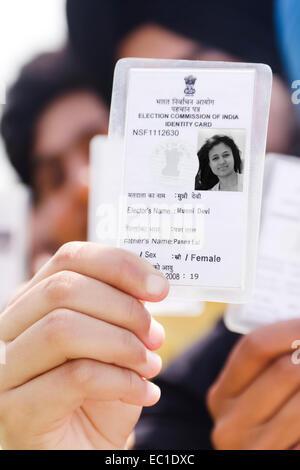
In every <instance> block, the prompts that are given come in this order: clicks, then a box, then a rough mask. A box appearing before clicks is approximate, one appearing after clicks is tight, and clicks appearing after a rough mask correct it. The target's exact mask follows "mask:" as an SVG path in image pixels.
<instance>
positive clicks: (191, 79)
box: [184, 75, 197, 96]
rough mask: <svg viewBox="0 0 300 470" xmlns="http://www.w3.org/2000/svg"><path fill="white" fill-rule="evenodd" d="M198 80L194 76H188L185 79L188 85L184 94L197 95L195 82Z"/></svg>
mask: <svg viewBox="0 0 300 470" xmlns="http://www.w3.org/2000/svg"><path fill="white" fill-rule="evenodd" d="M196 80H197V78H196V77H193V75H188V76H187V77H184V81H185V84H186V87H185V89H184V94H185V95H188V96H193V95H194V94H195V91H196V90H195V88H194V85H195V81H196Z"/></svg>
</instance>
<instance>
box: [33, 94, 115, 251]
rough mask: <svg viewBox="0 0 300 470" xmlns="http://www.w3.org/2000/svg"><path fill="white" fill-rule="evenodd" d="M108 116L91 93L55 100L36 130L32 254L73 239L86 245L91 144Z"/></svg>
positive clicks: (56, 246)
mask: <svg viewBox="0 0 300 470" xmlns="http://www.w3.org/2000/svg"><path fill="white" fill-rule="evenodd" d="M107 126H108V111H107V109H106V107H105V105H104V104H103V103H102V102H101V101H100V99H99V98H98V97H97V96H96V95H94V94H93V93H92V92H89V91H76V92H72V93H69V94H67V95H63V96H62V97H59V98H57V99H56V100H55V101H53V102H52V103H51V104H50V105H49V106H48V107H47V108H46V109H45V111H44V112H43V113H42V114H41V116H40V118H39V119H38V122H37V126H36V129H35V142H34V148H33V164H34V181H33V183H34V195H35V200H36V204H35V211H34V253H39V252H49V253H52V252H53V251H55V250H56V249H57V248H58V247H59V246H60V245H62V244H63V243H65V242H67V241H72V240H86V236H87V204H88V181H89V175H88V168H89V143H90V140H91V138H92V137H93V136H95V135H96V134H106V133H107Z"/></svg>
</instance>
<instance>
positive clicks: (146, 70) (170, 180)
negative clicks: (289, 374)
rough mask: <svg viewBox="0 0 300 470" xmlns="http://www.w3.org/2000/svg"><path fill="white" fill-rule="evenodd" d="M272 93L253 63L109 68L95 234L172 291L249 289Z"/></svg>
mask: <svg viewBox="0 0 300 470" xmlns="http://www.w3.org/2000/svg"><path fill="white" fill-rule="evenodd" d="M270 91H271V71H270V69H269V67H268V66H265V65H262V64H241V63H223V62H201V61H174V60H154V59H122V60H121V61H119V62H118V64H117V66H116V70H115V75H114V85H113V94H112V104H111V115H110V126H109V143H108V144H107V145H108V147H107V148H106V151H105V154H106V155H102V156H101V155H99V158H100V160H101V159H103V165H102V167H101V169H99V173H98V174H97V175H96V176H95V175H93V178H96V179H97V184H98V187H101V189H99V191H100V192H102V196H103V197H102V209H101V207H100V206H99V207H98V208H97V210H98V216H99V223H98V224H97V225H98V229H99V230H98V232H97V233H98V239H99V241H101V242H104V243H106V242H108V243H110V244H113V245H115V246H119V247H122V248H124V249H126V250H130V251H132V252H134V253H136V254H137V255H138V256H140V257H141V258H143V259H145V260H147V261H149V262H150V263H151V264H152V265H153V266H154V267H155V268H156V269H157V270H159V271H160V272H161V273H163V274H164V275H165V276H166V278H167V279H168V280H169V282H170V284H171V291H170V296H171V297H175V298H190V299H196V300H207V301H220V302H245V301H247V300H248V299H249V297H250V295H251V291H252V287H253V280H254V269H255V260H256V245H257V234H258V227H259V214H260V201H261V187H262V177H263V164H264V152H265V140H266V131H267V122H268V110H269V102H270ZM109 146H111V150H109ZM101 161H102V160H101ZM108 167H109V168H108ZM99 202H101V201H99ZM100 205H101V204H100ZM109 207H110V208H111V214H110V216H109V215H108V216H107V217H108V218H106V221H105V208H106V209H109ZM113 211H114V212H115V214H114V216H112V212H113ZM108 212H109V211H108ZM109 217H110V219H109ZM100 218H101V219H102V222H104V224H102V228H101V223H100ZM108 220H110V222H109V223H108ZM107 230H108V231H107ZM108 232H109V233H108Z"/></svg>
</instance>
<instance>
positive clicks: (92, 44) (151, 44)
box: [67, 0, 300, 449]
mask: <svg viewBox="0 0 300 470" xmlns="http://www.w3.org/2000/svg"><path fill="white" fill-rule="evenodd" d="M67 14H68V22H69V29H70V38H71V42H72V45H73V48H74V50H75V51H76V52H77V54H78V56H79V57H80V58H81V60H82V63H83V64H84V65H85V66H86V68H87V69H88V70H89V71H90V73H91V76H92V77H94V79H95V80H96V81H97V77H99V74H101V73H107V76H108V78H110V77H111V74H112V69H113V64H114V62H115V61H116V60H117V59H119V58H122V57H152V58H170V59H192V60H218V61H246V62H263V63H266V64H269V65H270V66H271V68H272V70H273V73H274V75H273V91H272V101H271V110H270V120H269V130H268V138H267V151H268V152H278V153H285V154H295V153H296V152H297V148H298V145H297V142H298V141H299V127H298V123H297V119H296V113H295V109H294V107H293V105H292V103H291V99H290V91H289V88H288V87H287V85H286V82H285V79H284V74H283V69H282V64H281V59H280V56H279V52H278V48H277V42H276V35H275V25H274V2H273V0H267V1H264V2H260V1H251V2H250V1H247V2H240V1H239V0H229V1H226V2H221V1H219V0H214V1H211V2H206V1H202V2H201V1H196V0H195V1H191V2H189V3H188V4H185V3H183V2H181V1H179V0H175V1H172V2H170V1H165V2H157V1H154V2H148V3H146V4H143V8H141V5H140V3H139V2H137V1H135V0H132V1H130V2H118V1H114V2H106V1H102V2H99V1H93V0H89V1H87V2H85V3H84V5H83V3H82V2H80V1H79V0H72V1H70V0H69V1H68V2H67ZM104 39H105V41H106V42H105V44H106V47H105V48H103V47H102V44H103V42H104ZM111 57H113V58H114V60H113V61H112V60H111ZM107 83H111V79H109V80H107ZM297 331H299V333H300V322H299V321H298V320H292V321H288V322H282V323H277V324H274V325H271V326H267V327H264V328H261V329H259V330H258V331H256V332H254V333H251V334H249V335H247V336H245V337H244V338H242V339H240V337H239V335H237V334H234V333H231V332H229V331H228V330H227V329H226V328H225V326H224V324H223V323H222V322H221V323H219V324H218V325H217V326H216V328H215V330H214V331H213V332H212V333H211V334H210V335H209V336H208V337H207V338H205V340H203V341H200V342H198V343H196V344H195V345H194V346H193V347H192V348H191V349H190V350H188V351H187V352H186V353H185V354H184V355H182V356H181V357H180V358H179V359H177V360H176V361H175V362H174V363H173V364H172V365H171V366H170V367H169V368H167V369H166V370H165V372H163V373H162V375H161V376H160V378H159V379H158V380H156V383H157V384H159V385H160V387H161V389H162V398H161V400H160V402H159V403H158V404H157V405H156V406H154V407H152V408H148V409H145V410H144V412H143V415H142V419H141V420H140V422H139V424H138V426H137V443H136V448H141V449H145V448H146V449H155V448H156V449H209V448H212V447H216V448H228V449H230V448H236V449H241V448H244V449H247V448H249V449H250V448H251V449H252V448H258V449H264V448H270V449H272V448H274V449H285V448H297V447H298V446H299V442H300V427H299V426H298V424H297V421H298V418H299V416H298V404H297V403H298V399H299V397H298V394H299V392H298V379H297V376H299V374H297V371H295V368H294V366H293V365H292V364H291V361H290V345H291V343H292V341H293V339H295V337H297ZM178 334H180V333H178ZM238 340H239V341H238ZM236 342H237V343H238V344H237V345H236V346H235V347H234V345H235V343H236ZM229 354H230V357H229V359H228V361H227V362H226V358H227V356H228V355H229ZM225 362H226V365H225V366H224V364H225ZM212 384H213V385H212ZM208 391H209V393H208ZM268 391H271V392H270V393H268ZM275 392H276V393H275ZM207 396H208V399H207Z"/></svg>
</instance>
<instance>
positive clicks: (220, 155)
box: [208, 142, 234, 178]
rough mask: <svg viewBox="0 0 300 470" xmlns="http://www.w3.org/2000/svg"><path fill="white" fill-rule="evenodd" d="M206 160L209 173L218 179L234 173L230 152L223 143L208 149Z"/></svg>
mask: <svg viewBox="0 0 300 470" xmlns="http://www.w3.org/2000/svg"><path fill="white" fill-rule="evenodd" d="M208 158H209V166H210V169H211V171H212V172H213V174H214V175H216V176H218V177H219V178H220V177H223V178H224V177H226V176H230V175H231V174H232V173H233V172H234V158H233V154H232V150H231V148H230V147H228V145H226V144H224V143H223V142H220V143H219V144H217V145H215V146H214V147H212V148H211V149H210V151H209V152H208Z"/></svg>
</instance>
